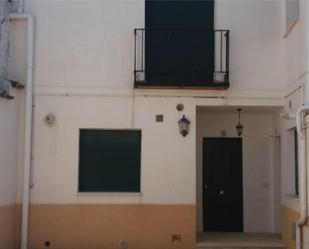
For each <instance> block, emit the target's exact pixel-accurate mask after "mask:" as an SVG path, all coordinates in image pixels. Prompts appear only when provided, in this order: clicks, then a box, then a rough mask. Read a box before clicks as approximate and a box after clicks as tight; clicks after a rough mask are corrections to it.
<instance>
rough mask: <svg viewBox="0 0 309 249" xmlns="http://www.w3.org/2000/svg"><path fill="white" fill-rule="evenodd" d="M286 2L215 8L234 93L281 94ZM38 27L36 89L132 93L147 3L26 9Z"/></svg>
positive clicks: (30, 4)
mask: <svg viewBox="0 0 309 249" xmlns="http://www.w3.org/2000/svg"><path fill="white" fill-rule="evenodd" d="M281 5H282V4H281V1H275V0H272V1H257V0H252V1H249V2H248V1H240V0H239V1H221V0H218V1H216V2H215V9H216V10H215V16H216V18H215V26H216V28H218V29H230V30H231V43H230V46H231V48H230V52H231V55H230V66H231V68H230V69H231V89H232V90H233V89H236V90H237V91H238V90H241V91H244V90H257V89H260V90H262V89H272V90H276V89H281V90H283V89H284V86H285V77H284V69H285V68H284V58H285V57H284V55H285V52H284V41H283V39H282V25H283V24H282V22H281V19H282V17H281V15H282V6H281ZM26 11H27V12H29V13H31V14H33V15H34V17H35V20H36V37H35V42H36V50H35V51H36V53H35V55H36V56H35V85H36V86H44V87H49V88H53V87H59V86H61V87H68V86H70V87H87V88H90V87H100V88H112V89H115V88H117V89H119V88H121V89H123V88H124V89H132V87H133V70H134V69H133V53H134V51H133V50H134V35H133V34H134V33H133V31H134V28H142V27H144V15H145V13H144V1H142V0H136V1H120V0H117V1H31V0H27V1H26Z"/></svg>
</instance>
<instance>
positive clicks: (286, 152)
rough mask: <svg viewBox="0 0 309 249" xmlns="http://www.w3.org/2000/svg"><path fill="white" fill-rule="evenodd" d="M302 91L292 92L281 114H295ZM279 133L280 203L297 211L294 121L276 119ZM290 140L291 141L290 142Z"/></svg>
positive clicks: (301, 101) (301, 99) (300, 103)
mask: <svg viewBox="0 0 309 249" xmlns="http://www.w3.org/2000/svg"><path fill="white" fill-rule="evenodd" d="M302 90H303V89H302V88H301V89H299V90H298V91H295V92H292V93H291V94H289V95H288V96H287V97H286V99H285V105H284V108H283V110H282V113H291V114H294V115H295V113H296V111H297V109H298V108H299V107H300V106H301V105H302V103H303V91H302ZM278 123H279V125H280V126H279V132H280V137H281V150H282V153H281V162H282V172H281V174H282V184H281V185H282V187H281V188H282V203H283V204H284V205H285V206H287V207H289V208H292V209H294V210H296V211H299V200H298V197H297V196H295V193H294V190H295V183H294V182H295V170H294V153H293V151H294V148H293V147H292V146H293V145H294V138H293V136H292V133H291V130H292V129H295V127H296V121H295V119H280V118H279V117H278ZM291 140H292V141H291Z"/></svg>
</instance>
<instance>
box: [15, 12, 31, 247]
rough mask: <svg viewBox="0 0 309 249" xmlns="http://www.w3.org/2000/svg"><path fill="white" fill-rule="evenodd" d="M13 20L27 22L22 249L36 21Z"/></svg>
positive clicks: (26, 217) (25, 240)
mask: <svg viewBox="0 0 309 249" xmlns="http://www.w3.org/2000/svg"><path fill="white" fill-rule="evenodd" d="M10 19H11V20H26V21H27V81H26V104H25V144H24V159H23V162H24V165H23V166H24V169H23V170H24V172H23V200H22V225H21V248H22V249H27V246H28V224H29V203H30V175H31V160H32V158H31V157H32V156H31V153H32V111H33V89H32V85H33V57H34V20H33V17H32V16H31V15H29V14H21V13H18V14H10Z"/></svg>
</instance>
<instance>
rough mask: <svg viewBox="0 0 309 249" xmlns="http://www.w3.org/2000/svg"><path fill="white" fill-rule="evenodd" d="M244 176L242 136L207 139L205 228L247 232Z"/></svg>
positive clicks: (204, 189) (205, 159) (204, 163)
mask: <svg viewBox="0 0 309 249" xmlns="http://www.w3.org/2000/svg"><path fill="white" fill-rule="evenodd" d="M242 179H243V173H242V139H241V138H204V139H203V211H204V215H203V227H204V231H220V232H242V231H243V180H242Z"/></svg>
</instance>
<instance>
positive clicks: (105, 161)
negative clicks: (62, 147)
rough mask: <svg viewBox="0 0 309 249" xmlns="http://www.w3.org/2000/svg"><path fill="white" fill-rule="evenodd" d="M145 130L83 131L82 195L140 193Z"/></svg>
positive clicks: (80, 159)
mask: <svg viewBox="0 0 309 249" xmlns="http://www.w3.org/2000/svg"><path fill="white" fill-rule="evenodd" d="M140 158H141V131H132V130H88V129H82V130H80V145H79V192H140V160H141V159H140Z"/></svg>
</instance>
